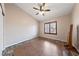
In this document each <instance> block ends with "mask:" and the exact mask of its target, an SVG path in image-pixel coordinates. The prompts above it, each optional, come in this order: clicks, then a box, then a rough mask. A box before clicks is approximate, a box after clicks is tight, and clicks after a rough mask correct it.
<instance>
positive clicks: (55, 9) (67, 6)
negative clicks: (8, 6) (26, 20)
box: [15, 3, 74, 21]
mask: <svg viewBox="0 0 79 59" xmlns="http://www.w3.org/2000/svg"><path fill="white" fill-rule="evenodd" d="M46 4H47V6H48V8H49V9H50V10H51V11H49V12H46V13H45V16H43V15H41V14H38V15H35V14H36V13H37V12H38V11H36V10H34V9H33V7H38V5H37V4H36V3H16V4H15V5H17V6H18V7H20V8H21V9H23V10H24V11H25V12H26V13H28V14H29V15H31V16H32V17H34V18H35V19H37V20H39V21H43V20H47V19H52V18H54V17H59V16H63V15H67V14H70V13H71V11H72V8H73V5H74V4H72V3H46Z"/></svg>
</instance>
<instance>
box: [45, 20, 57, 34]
mask: <svg viewBox="0 0 79 59" xmlns="http://www.w3.org/2000/svg"><path fill="white" fill-rule="evenodd" d="M44 33H45V34H54V35H57V21H53V22H48V23H45V24H44Z"/></svg>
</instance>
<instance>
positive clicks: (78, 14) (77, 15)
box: [72, 4, 79, 51]
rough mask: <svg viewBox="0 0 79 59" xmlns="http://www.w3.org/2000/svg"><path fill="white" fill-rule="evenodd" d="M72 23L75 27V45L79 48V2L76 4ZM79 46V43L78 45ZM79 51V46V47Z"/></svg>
mask: <svg viewBox="0 0 79 59" xmlns="http://www.w3.org/2000/svg"><path fill="white" fill-rule="evenodd" d="M72 23H73V25H74V28H73V45H74V46H75V47H76V48H77V43H79V41H77V25H79V4H75V6H74V10H73V13H72ZM78 46H79V45H78ZM78 51H79V48H78Z"/></svg>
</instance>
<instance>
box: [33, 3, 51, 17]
mask: <svg viewBox="0 0 79 59" xmlns="http://www.w3.org/2000/svg"><path fill="white" fill-rule="evenodd" d="M38 6H39V8H36V7H33V9H34V10H38V12H37V13H36V15H38V14H41V15H43V16H44V14H45V12H48V11H50V9H48V8H46V3H38Z"/></svg>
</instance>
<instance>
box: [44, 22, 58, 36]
mask: <svg viewBox="0 0 79 59" xmlns="http://www.w3.org/2000/svg"><path fill="white" fill-rule="evenodd" d="M51 23H56V33H50V24H51ZM45 24H49V33H46V32H45ZM44 34H53V35H57V21H52V22H47V23H44Z"/></svg>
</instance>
